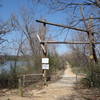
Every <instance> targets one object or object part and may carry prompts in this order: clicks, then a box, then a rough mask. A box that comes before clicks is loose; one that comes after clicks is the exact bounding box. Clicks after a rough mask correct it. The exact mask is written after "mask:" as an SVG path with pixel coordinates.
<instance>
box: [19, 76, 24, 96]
mask: <svg viewBox="0 0 100 100" xmlns="http://www.w3.org/2000/svg"><path fill="white" fill-rule="evenodd" d="M18 84H19V95H20V96H21V97H22V96H23V87H22V80H21V78H19V79H18Z"/></svg>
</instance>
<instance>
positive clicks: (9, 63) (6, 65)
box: [0, 61, 27, 72]
mask: <svg viewBox="0 0 100 100" xmlns="http://www.w3.org/2000/svg"><path fill="white" fill-rule="evenodd" d="M26 64H27V62H25V61H18V62H17V63H16V65H17V67H19V66H24V65H26ZM14 65H15V62H14V61H6V62H5V63H4V64H0V72H1V71H2V70H5V71H8V72H9V71H10V69H11V66H12V67H14Z"/></svg>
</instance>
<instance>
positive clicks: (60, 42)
mask: <svg viewBox="0 0 100 100" xmlns="http://www.w3.org/2000/svg"><path fill="white" fill-rule="evenodd" d="M40 43H41V44H45V43H47V44H90V42H81V41H66V42H63V41H41V42H40ZM94 44H100V42H94Z"/></svg>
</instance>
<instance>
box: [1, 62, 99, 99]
mask: <svg viewBox="0 0 100 100" xmlns="http://www.w3.org/2000/svg"><path fill="white" fill-rule="evenodd" d="M80 77H81V76H79V78H78V79H80ZM93 91H94V90H93ZM93 91H92V92H91V90H90V89H80V88H79V86H78V84H76V75H75V74H74V73H73V72H72V71H71V68H70V65H69V64H68V63H67V65H66V69H65V71H64V74H63V75H62V76H61V79H60V80H58V81H56V82H54V83H51V84H49V85H48V86H46V87H44V88H43V89H40V90H39V89H35V90H32V89H31V90H26V91H25V94H24V96H23V97H20V96H18V90H10V91H7V90H6V89H5V90H3V91H1V93H0V100H100V99H99V94H100V92H98V93H97V94H98V95H95V96H93ZM5 93H6V95H5Z"/></svg>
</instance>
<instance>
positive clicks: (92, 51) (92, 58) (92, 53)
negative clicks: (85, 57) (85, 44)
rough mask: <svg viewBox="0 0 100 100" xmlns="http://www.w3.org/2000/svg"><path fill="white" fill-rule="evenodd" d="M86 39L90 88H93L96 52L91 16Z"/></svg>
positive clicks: (96, 61)
mask: <svg viewBox="0 0 100 100" xmlns="http://www.w3.org/2000/svg"><path fill="white" fill-rule="evenodd" d="M88 30H89V32H88V37H89V41H90V44H89V45H90V68H91V86H94V68H95V63H98V60H97V56H96V52H95V44H94V42H95V38H94V33H93V16H90V20H89V25H88Z"/></svg>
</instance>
